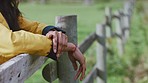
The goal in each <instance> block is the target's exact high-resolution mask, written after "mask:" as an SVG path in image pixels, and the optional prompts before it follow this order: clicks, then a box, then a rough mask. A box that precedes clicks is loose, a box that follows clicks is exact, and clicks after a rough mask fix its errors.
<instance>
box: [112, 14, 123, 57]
mask: <svg viewBox="0 0 148 83" xmlns="http://www.w3.org/2000/svg"><path fill="white" fill-rule="evenodd" d="M114 17H115V19H114V20H115V27H116V35H117V38H116V39H117V49H118V54H119V55H120V56H122V55H123V53H124V41H123V39H124V38H123V29H122V28H123V26H122V24H121V16H120V13H119V11H117V12H115V15H114Z"/></svg>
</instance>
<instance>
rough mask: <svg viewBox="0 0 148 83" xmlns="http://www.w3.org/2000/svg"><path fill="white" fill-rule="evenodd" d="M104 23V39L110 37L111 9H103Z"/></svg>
mask: <svg viewBox="0 0 148 83" xmlns="http://www.w3.org/2000/svg"><path fill="white" fill-rule="evenodd" d="M105 17H106V19H105V23H106V37H112V35H113V31H112V25H111V24H112V9H111V8H110V7H106V8H105Z"/></svg>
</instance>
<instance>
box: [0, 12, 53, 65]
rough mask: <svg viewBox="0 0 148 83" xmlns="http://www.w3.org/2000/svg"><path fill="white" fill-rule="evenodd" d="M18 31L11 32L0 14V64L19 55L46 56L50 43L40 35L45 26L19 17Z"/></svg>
mask: <svg viewBox="0 0 148 83" xmlns="http://www.w3.org/2000/svg"><path fill="white" fill-rule="evenodd" d="M19 25H20V27H21V30H20V31H15V32H12V30H10V29H9V26H8V24H7V22H6V20H5V19H4V17H3V15H2V14H1V13H0V64H2V63H4V62H6V61H7V60H9V59H11V58H13V57H15V56H16V55H18V54H21V53H28V54H37V55H41V56H46V55H47V53H48V52H49V51H50V49H51V45H52V41H51V40H50V39H48V38H47V37H46V36H43V35H41V34H42V31H43V29H44V28H45V27H46V26H47V25H45V24H41V23H38V22H31V21H28V20H26V19H25V18H23V17H22V16H20V17H19Z"/></svg>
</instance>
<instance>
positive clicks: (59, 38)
mask: <svg viewBox="0 0 148 83" xmlns="http://www.w3.org/2000/svg"><path fill="white" fill-rule="evenodd" d="M46 36H47V37H48V38H49V39H52V42H53V50H54V52H55V53H57V55H56V56H57V58H59V57H60V54H61V53H62V51H63V49H65V48H66V47H67V43H68V37H67V35H65V34H64V33H62V32H61V31H60V32H59V31H49V32H48V33H47V34H46Z"/></svg>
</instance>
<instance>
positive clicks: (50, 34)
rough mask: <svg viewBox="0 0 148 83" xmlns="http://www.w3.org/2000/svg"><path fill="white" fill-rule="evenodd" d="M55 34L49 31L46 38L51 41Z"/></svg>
mask: <svg viewBox="0 0 148 83" xmlns="http://www.w3.org/2000/svg"><path fill="white" fill-rule="evenodd" d="M52 34H53V31H49V32H48V33H47V34H46V37H48V38H49V39H51V38H52V36H53V35H52Z"/></svg>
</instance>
